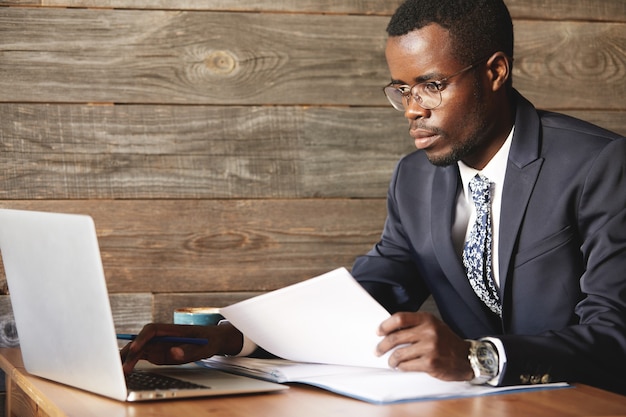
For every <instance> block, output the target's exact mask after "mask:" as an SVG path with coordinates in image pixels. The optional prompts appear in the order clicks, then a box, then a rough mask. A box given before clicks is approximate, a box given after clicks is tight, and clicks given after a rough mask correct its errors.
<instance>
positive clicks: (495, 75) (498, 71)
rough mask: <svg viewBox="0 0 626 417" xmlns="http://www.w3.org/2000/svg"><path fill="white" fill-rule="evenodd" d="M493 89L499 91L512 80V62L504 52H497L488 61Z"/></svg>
mask: <svg viewBox="0 0 626 417" xmlns="http://www.w3.org/2000/svg"><path fill="white" fill-rule="evenodd" d="M487 68H488V77H489V82H490V83H491V89H492V90H493V91H498V90H499V89H501V88H502V87H503V86H504V85H505V84H506V83H507V81H508V80H509V78H511V62H510V59H509V57H508V56H506V54H505V53H504V52H496V53H494V54H493V55H492V56H491V58H489V60H488V61H487Z"/></svg>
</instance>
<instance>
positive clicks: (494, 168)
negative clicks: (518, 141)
mask: <svg viewBox="0 0 626 417" xmlns="http://www.w3.org/2000/svg"><path fill="white" fill-rule="evenodd" d="M514 130H515V126H513V127H512V128H511V131H510V132H509V136H508V137H507V138H506V140H505V141H504V143H503V144H502V146H501V147H500V149H499V150H498V152H497V153H496V154H495V155H494V156H493V158H491V160H490V161H489V162H488V163H487V165H486V166H485V167H484V168H483V169H482V170H480V171H479V170H477V169H474V168H472V167H470V166H468V165H465V163H464V162H463V161H458V162H457V164H458V166H459V171H460V173H461V180H462V181H463V192H464V193H465V196H466V198H469V192H468V184H469V182H470V180H471V179H472V178H474V177H475V176H476V174H478V173H481V174H483V175H484V176H485V177H487V178H489V181H490V182H493V183H495V184H496V187H495V189H496V192H497V190H499V189H500V188H501V186H502V184H504V175H505V173H506V165H507V161H508V160H509V150H510V149H511V142H512V141H513V131H514Z"/></svg>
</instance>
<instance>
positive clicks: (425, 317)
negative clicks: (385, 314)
mask: <svg viewBox="0 0 626 417" xmlns="http://www.w3.org/2000/svg"><path fill="white" fill-rule="evenodd" d="M429 320H430V314H429V313H422V312H400V313H395V314H393V315H391V317H389V318H388V319H387V320H385V321H383V322H382V323H381V324H380V326H379V327H378V335H379V336H386V335H388V334H390V333H393V332H396V331H398V330H401V329H405V328H407V327H415V326H419V325H420V324H422V323H423V322H425V321H429Z"/></svg>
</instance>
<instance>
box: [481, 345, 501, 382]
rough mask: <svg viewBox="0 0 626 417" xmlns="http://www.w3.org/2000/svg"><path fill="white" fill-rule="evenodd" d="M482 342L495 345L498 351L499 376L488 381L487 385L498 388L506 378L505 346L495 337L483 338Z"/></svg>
mask: <svg viewBox="0 0 626 417" xmlns="http://www.w3.org/2000/svg"><path fill="white" fill-rule="evenodd" d="M480 340H482V341H486V342H491V343H493V345H494V346H495V347H496V350H497V351H498V375H496V376H495V377H493V378H492V379H490V380H489V381H487V384H489V385H491V386H494V387H497V386H498V385H500V383H501V382H502V379H503V377H504V368H505V366H506V352H505V351H504V345H503V344H502V341H501V340H500V339H498V338H495V337H483V338H481V339H480Z"/></svg>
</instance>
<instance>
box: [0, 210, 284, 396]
mask: <svg viewBox="0 0 626 417" xmlns="http://www.w3.org/2000/svg"><path fill="white" fill-rule="evenodd" d="M0 251H1V253H2V260H3V263H4V269H5V273H6V277H7V284H8V287H9V293H10V297H11V304H12V305H13V313H14V315H15V323H16V327H17V332H18V336H19V340H20V346H21V350H22V357H23V360H24V366H25V368H26V370H27V371H28V372H29V373H30V374H33V375H36V376H39V377H42V378H46V379H49V380H52V381H56V382H59V383H62V384H66V385H70V386H73V387H76V388H80V389H83V390H86V391H90V392H93V393H96V394H100V395H103V396H106V397H110V398H114V399H116V400H120V401H142V400H158V399H171V398H185V397H200V396H217V395H230V394H245V393H256V392H271V391H280V390H284V389H288V387H287V386H285V385H281V384H275V383H271V382H267V381H262V380H259V379H254V378H248V377H244V376H240V375H234V374H229V373H225V372H221V371H218V370H214V369H208V368H205V367H201V366H199V365H196V364H188V365H181V366H162V367H161V366H158V367H157V366H146V367H145V368H149V369H147V370H146V369H143V370H140V371H139V372H143V373H144V374H145V373H146V372H148V370H149V371H150V372H153V373H155V374H158V375H159V377H160V378H161V377H166V378H174V379H177V380H180V381H182V383H183V384H184V385H185V387H178V386H176V387H173V388H158V389H156V388H155V389H147V388H142V389H141V390H139V391H136V390H131V389H130V388H129V387H127V383H126V377H125V375H124V372H123V371H122V363H121V359H120V353H119V345H118V342H117V337H116V332H115V327H114V323H113V316H112V314H111V307H110V304H109V297H108V294H107V288H106V281H105V277H104V271H103V268H102V260H101V257H100V249H99V246H98V240H97V236H96V228H95V224H94V221H93V219H92V218H91V217H90V216H87V215H79V214H61V213H46V212H36V211H24V210H8V209H0ZM170 382H171V381H170Z"/></svg>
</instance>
